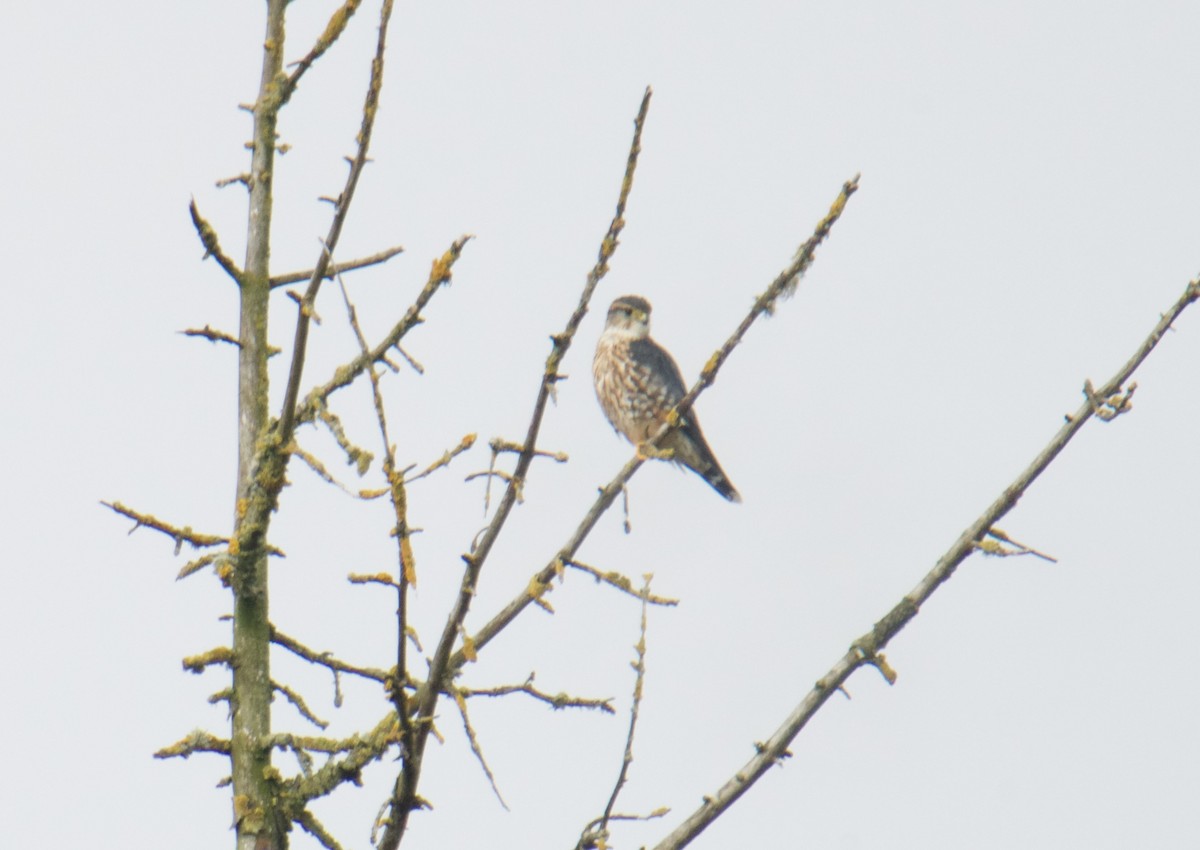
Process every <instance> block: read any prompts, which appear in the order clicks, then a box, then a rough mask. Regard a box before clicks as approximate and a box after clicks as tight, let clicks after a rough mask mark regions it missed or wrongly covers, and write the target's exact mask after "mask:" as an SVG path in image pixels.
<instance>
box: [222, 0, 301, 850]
mask: <svg viewBox="0 0 1200 850" xmlns="http://www.w3.org/2000/svg"><path fill="white" fill-rule="evenodd" d="M286 7H287V0H268V3H267V32H266V39H265V40H264V43H263V64H262V75H261V77H260V80H259V89H258V99H257V100H256V101H255V104H254V139H253V145H252V148H253V153H252V157H251V166H250V179H249V189H250V204H249V215H248V221H247V225H246V263H245V271H244V275H243V279H242V282H241V283H242V285H241V289H240V292H241V304H240V314H241V329H240V332H239V342H240V343H241V346H240V348H239V352H238V475H237V509H236V514H235V520H234V521H235V525H238V524H240V522H241V519H242V518H243V516H244V513H245V506H246V502H247V499H248V497H249V493H250V489H251V486H252V484H253V481H252V478H253V475H252V469H253V461H254V457H255V451H256V449H257V447H258V442H259V439H260V437H261V436H262V434H263V431H264V429H265V428H266V425H267V389H268V383H267V380H268V379H267V314H268V304H269V299H270V294H271V284H270V277H271V276H270V261H271V206H272V200H273V193H272V189H273V185H274V167H275V126H276V121H277V118H278V113H279V94H280V92H279V82H280V80H281V79H283V76H282V75H283V45H284V11H285V9H286ZM237 536H238V535H235V537H237ZM234 549H235V547H233V546H231V554H233V555H235V556H237V555H239V554H241V555H242V557H238V558H237V570H236V580H235V581H234V582H233V583H232V585H233V597H234V598H233V608H234V616H233V653H234V664H233V693H232V697H231V699H230V707H231V709H232V727H233V728H232V735H231V753H230V757H231V760H232V764H233V809H234V819H235V828H236V830H237V848H238V850H283V848H284V847H285V846H286V841H287V834H286V831H285V830H284V829H283V828H282V827H281V822H280V819H279V817H278V815H277V813H276V811H275V806H274V802H273V796H274V795H273V794H272V791H271V787H270V782H269V779H268V777H269V775H270V766H271V755H270V749H269V748H268V747H266V746H265V745H264V742H265V741H266V739H267V736H269V735H270V733H271V670H270V647H271V630H270V622H269V619H268V607H267V554H266V550H265V548H264V547H255V548H254V549H252V550H251V551H248V552H244V553H238V552H236V551H234Z"/></svg>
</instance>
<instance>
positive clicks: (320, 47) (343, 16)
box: [282, 0, 383, 103]
mask: <svg viewBox="0 0 1200 850" xmlns="http://www.w3.org/2000/svg"><path fill="white" fill-rule="evenodd" d="M360 5H362V0H346V2H345V3H343V4H342V5H341V6H340V7H339V8H338V9H337V11H336V12H334V13H333V14H332V15H331V16H330V18H329V22H328V23H326V24H325V31H324V32H323V33H321V35H320V37H319V38H318V39H317V41H316V43H315V44H314V45H313V46H312V49H311V50H309V51H308V53H307V54H306V55H305V56H304V58H303V59H301V60H299V61H298V62H294V63H292V64H293V65H294V66H295V68H296V70H294V71H292V73H291V74H290V75H288V78H287V81H286V82H285V83H284V84H283V87H282V95H283V102H284V103H286V102H287V101H288V99H289V98H290V97H291V96H292V94H293V93H294V92H295V91H296V86H298V85H299V84H300V78H301V77H303V76H304V74H305V72H307V71H308V69H309V68H311V67H312V65H313V63H314V62H316V61H317V60H318V59H320V58H321V57H322V56H323V55H324V54H325V51H327V50H328V49H329V48H331V47H333V44H334V42H335V41H337V40H338V39H339V38H340V37H341V35H342V33H343V32H344V31H345V29H346V25H347V24H349V23H350V19H351V18H352V17H354V13H355V12H357V11H358V7H359V6H360ZM379 55H381V56H382V55H383V54H382V51H381V52H380V54H379Z"/></svg>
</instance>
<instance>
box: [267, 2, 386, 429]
mask: <svg viewBox="0 0 1200 850" xmlns="http://www.w3.org/2000/svg"><path fill="white" fill-rule="evenodd" d="M351 5H352V2H351V0H348V2H347V4H346V6H344V7H343V11H344V10H345V9H346V8H347V7H349V6H351ZM353 5H357V4H353ZM351 11H353V10H352V9H351ZM391 16H392V0H384V3H383V8H382V9H381V10H380V14H379V38H378V40H377V41H376V44H375V58H374V59H372V60H371V80H370V83H368V85H367V96H366V100H365V102H364V103H363V117H362V124H361V126H360V127H359V130H358V151H357V152H356V153H355V155H354V159H353V160H351V162H350V173H349V174H347V175H346V185H345V187H343V189H342V193H341V194H340V195H339V196H338V198H337V209H336V211H335V212H334V214H333V221H332V222H330V224H329V232H328V233H327V234H326V236H325V241H324V243H323V244H322V246H321V253H320V255H319V256H318V257H317V263H316V267H315V268H313V272H312V277H311V278H309V281H308V289H306V290H305V292H304V299H303V303H302V305H301V309H300V313H299V315H298V316H297V317H296V338H295V342H294V343H293V345H292V367H291V370H290V372H289V374H288V382H287V389H286V390H285V391H284V400H283V410H282V412H281V413H280V415H279V435H280V441H281V442H282V443H284V444H286V443H287V442H288V441H289V440H290V439H291V436H292V429H293V427H294V426H295V424H296V399H297V398H298V397H299V395H300V378H301V376H302V375H303V373H304V358H305V355H306V353H307V347H308V323H309V319H310V316H311V312H312V308H313V304H314V302H315V301H316V298H317V292H318V291H319V290H320V288H321V282H322V281H323V280H324V279H325V278H326V277H327V276H328V274H329V264H330V261H331V259H332V258H333V252H334V251H335V250H336V249H337V244H338V240H339V239H340V238H341V236H342V227H343V226H344V225H345V223H346V215H347V214H348V213H349V212H350V202H351V201H353V200H354V190H355V189H356V188H357V187H358V178H359V177H360V176H362V171H363V168H364V167H365V166H366V164H367V150H368V149H369V148H370V145H371V132H372V131H373V130H374V128H375V116H376V114H377V112H378V109H379V92H380V90H381V89H382V88H383V53H384V48H385V47H386V44H387V31H388V21H389V20H390V19H391ZM335 17H337V16H336V15H335ZM347 17H348V16H347ZM343 26H344V24H343ZM330 27H331V29H332V27H333V24H332V22H331V24H330ZM329 32H330V30H329V29H327V30H326V34H329ZM322 37H324V36H322ZM334 37H335V38H336V34H335V35H334ZM322 52H323V51H322ZM318 55H319V54H318ZM296 76H298V75H296ZM291 85H293V86H294V83H292V84H291ZM290 93H291V89H290V87H287V86H285V88H284V99H285V100H286V96H287V95H289V94H290Z"/></svg>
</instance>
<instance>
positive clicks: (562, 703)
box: [453, 673, 616, 714]
mask: <svg viewBox="0 0 1200 850" xmlns="http://www.w3.org/2000/svg"><path fill="white" fill-rule="evenodd" d="M533 678H534V675H533V673H530V674H529V678H528V679H526V680H525V682H524V683H523V684H520V685H497V686H496V687H494V688H457V687H456V688H455V689H454V691H453V693H454V694H455V695H461V696H463V697H465V698H467V699H470V698H472V697H505V696H509V695H511V694H526V695H528V696H531V697H533V698H534V699H536V700H538V701H539V702H544V703H546V705H548V706H550V707H551V708H553V709H555V710H556V711H557V710H559V709H563V708H591V709H599V710H600V711H602V712H604V713H605V714H616V711H615V710H614V709H613V707H612V697H608V698H607V699H590V698H588V697H573V696H571V695H570V694H565V693H557V694H548V693H546V692H545V691H540V690H538V689H537V688H535V687H534V686H533Z"/></svg>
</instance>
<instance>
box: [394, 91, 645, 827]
mask: <svg viewBox="0 0 1200 850" xmlns="http://www.w3.org/2000/svg"><path fill="white" fill-rule="evenodd" d="M650 95H651V91H650V89H649V88H647V89H646V93H645V95H644V96H643V97H642V103H641V107H640V108H639V110H638V115H637V118H636V119H635V121H634V133H633V142H632V144H631V146H630V150H629V156H628V158H627V159H626V164H625V176H624V178H623V180H622V183H621V191H620V194H619V197H618V200H617V209H616V214H615V215H614V216H613V219H612V222H611V224H610V225H609V227H608V232H607V233H606V234H605V236H604V240H603V241H602V243H601V246H600V251H599V256H598V259H597V261H596V264H595V266H593V268H592V271H591V272H590V273H589V274H588V279H587V283H586V284H585V285H584V288H583V294H582V295H581V297H580V299H579V304H578V306H577V307H576V308H575V312H574V313H573V314H572V315H571V318H570V319H569V320H568V321H567V325H566V327H565V328H564V329H563V331H562V332H561V333H559V334H556V335H554V336H553V337H551V340H552V343H553V345H552V348H551V351H550V355H549V356H548V357H547V358H546V365H545V369H544V370H543V373H542V379H541V383H540V385H539V388H538V394H537V399H536V401H535V402H534V408H533V415H532V417H531V419H530V423H529V429H528V432H527V433H526V436H525V440H524V442H523V446H524V451H522V452H521V454H520V456H519V457H518V458H517V463H516V468H515V469H514V470H513V474H512V480H510V481H509V482H508V486H507V487H506V488H505V491H504V496H503V497H502V498H501V500H500V505H499V506H498V507H497V509H496V514H495V515H494V516H493V518H492V522H491V523H490V524H489V525H488V528H487V530H486V531H485V532H484V533H483V535H482V536H481V537H480V538H479V540H478V544H477V545H476V547H475V549H474V550H473V551H472V552H471V553H469V554H466V555H463V561H464V562H465V563H466V569H465V570H464V575H463V579H462V585H461V590H460V591H459V594H458V597H457V599H456V600H455V603H454V607H453V608H452V609H451V611H450V615H449V616H448V617H447V618H446V624H445V626H444V627H443V629H442V635H441V638H440V639H439V640H438V643H437V646H436V648H435V650H434V654H433V659H432V661H431V662H430V667H429V676H428V680H427V687H425V688H424V689H423V690H422V691H418V701H417V706H418V707H417V720H418V725H417V729H418V734H417V740H416V746H415V748H414V749H413V751H411V752H410V753H409V754H408V759H406V763H407V761H408V760H414V763H415V767H416V772H415V777H417V778H419V776H420V767H421V759H422V757H423V754H424V749H425V743H426V741H427V740H428V730H429V724H430V722H431V721H432V719H433V713H434V709H435V708H436V706H437V701H438V695H439V694H440V692H441V688H442V687H443V685H444V683H445V682H446V681H448V679H447V673H448V671H449V669H450V665H451V657H452V656H451V651H452V650H453V648H454V642H455V640H456V638H457V637H458V635H459V634H460V633H461V631H462V624H463V621H464V619H465V618H466V616H467V611H468V610H469V609H470V606H471V600H472V599H473V597H474V595H475V588H476V586H477V585H478V582H479V574H480V570H481V569H482V568H483V564H484V562H485V561H486V560H487V557H488V554H489V553H490V552H491V549H492V545H493V544H494V543H495V542H496V538H497V536H498V535H499V534H500V531H501V529H502V528H503V527H504V523H505V521H506V520H507V519H508V515H509V513H510V512H511V511H512V508H513V506H514V505H515V504H516V501H517V495H518V493H520V491H521V489H522V487H523V485H524V481H525V475H526V473H527V472H528V471H529V465H530V463H532V461H533V453H534V451H535V450H536V449H537V438H538V433H539V432H540V430H541V425H542V417H543V415H544V414H545V410H546V403H547V402H548V401H549V398H550V394H551V390H552V389H553V387H554V384H555V382H556V381H558V379H559V374H558V367H559V364H560V362H561V361H562V357H563V355H565V354H566V352H567V350H568V349H569V348H570V346H571V342H572V340H573V339H574V337H575V333H576V331H577V330H578V329H579V325H580V323H582V321H583V317H584V315H586V313H587V309H588V303H589V302H590V301H591V297H592V293H593V292H594V291H595V289H596V286H597V285H598V284H599V283H600V280H601V279H602V278H603V277H604V275H605V274H606V273H607V271H608V261H609V259H610V258H611V257H612V255H613V252H614V251H615V250H616V247H617V240H618V236H619V235H620V233H621V231H622V229H623V228H624V226H625V218H624V215H625V204H626V202H627V200H628V198H629V192H630V190H631V189H632V187H633V174H634V170H635V169H636V167H637V159H638V154H639V153H640V152H641V138H642V127H643V125H644V123H645V120H646V111H647V110H648V109H649V107H650ZM402 779H403V777H401V779H400V780H397V787H396V789H395V792H394V794H393V797H392V806H391V812H390V814H389V817H388V825H387V828H386V829H385V830H384V834H383V837H382V838H381V839H380V850H395V848H396V846H397V845H398V844H399V843H400V838H401V836H402V835H403V834H404V830H405V829H406V827H407V825H408V816H409V813H410V811H411V810H412V802H413V800H415V797H416V784H415V779H414V782H413V783H411V784H408V783H405V787H401V784H402V783H401V780H402Z"/></svg>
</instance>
